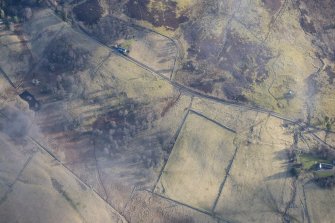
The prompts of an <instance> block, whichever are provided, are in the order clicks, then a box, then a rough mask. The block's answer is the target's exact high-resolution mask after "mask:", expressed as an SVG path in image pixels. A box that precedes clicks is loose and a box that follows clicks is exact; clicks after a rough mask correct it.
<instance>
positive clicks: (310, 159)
mask: <svg viewBox="0 0 335 223" xmlns="http://www.w3.org/2000/svg"><path fill="white" fill-rule="evenodd" d="M297 161H298V163H301V164H302V169H303V170H311V169H312V167H313V166H314V165H315V164H317V163H330V162H329V161H328V160H324V159H320V158H318V157H315V156H313V155H311V154H301V155H298V157H297Z"/></svg>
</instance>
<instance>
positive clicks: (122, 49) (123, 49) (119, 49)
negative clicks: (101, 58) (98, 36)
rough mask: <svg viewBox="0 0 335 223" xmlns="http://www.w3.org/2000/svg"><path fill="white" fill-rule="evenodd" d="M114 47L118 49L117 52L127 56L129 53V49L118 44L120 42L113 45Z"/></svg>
mask: <svg viewBox="0 0 335 223" xmlns="http://www.w3.org/2000/svg"><path fill="white" fill-rule="evenodd" d="M113 49H114V50H116V51H117V52H119V53H121V54H123V55H125V56H127V55H128V53H129V50H128V49H126V48H124V47H122V46H121V45H118V44H117V45H115V46H113Z"/></svg>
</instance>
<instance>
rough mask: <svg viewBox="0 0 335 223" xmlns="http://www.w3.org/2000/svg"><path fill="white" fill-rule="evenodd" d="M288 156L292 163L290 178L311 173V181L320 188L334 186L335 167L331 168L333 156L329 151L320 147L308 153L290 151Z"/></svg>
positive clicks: (334, 156)
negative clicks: (326, 167)
mask: <svg viewBox="0 0 335 223" xmlns="http://www.w3.org/2000/svg"><path fill="white" fill-rule="evenodd" d="M288 156H289V160H290V162H291V163H292V165H291V168H290V173H291V174H292V176H295V177H299V176H300V175H302V174H305V173H313V174H312V176H313V179H312V180H314V181H315V182H316V183H317V184H318V185H319V186H321V187H322V188H326V187H332V186H334V185H335V167H334V166H333V162H334V160H335V155H334V154H333V152H332V151H331V150H330V149H328V148H326V147H325V146H321V147H320V148H317V149H315V150H313V151H311V152H308V153H305V152H300V153H297V152H295V151H290V152H289V154H288ZM320 164H322V165H327V166H328V167H329V169H324V168H320ZM331 167H332V168H331Z"/></svg>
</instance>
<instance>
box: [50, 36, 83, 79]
mask: <svg viewBox="0 0 335 223" xmlns="http://www.w3.org/2000/svg"><path fill="white" fill-rule="evenodd" d="M88 55H89V52H88V51H86V50H83V49H78V48H75V47H73V46H72V44H71V43H69V42H68V41H67V40H66V38H64V37H62V38H60V39H58V40H57V41H55V42H54V43H53V44H51V45H50V47H48V48H47V50H46V57H47V59H48V63H47V66H48V69H49V71H51V72H56V73H64V72H74V71H78V70H83V69H85V67H86V63H85V59H86V58H87V57H88Z"/></svg>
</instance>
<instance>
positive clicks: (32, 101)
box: [19, 91, 41, 111]
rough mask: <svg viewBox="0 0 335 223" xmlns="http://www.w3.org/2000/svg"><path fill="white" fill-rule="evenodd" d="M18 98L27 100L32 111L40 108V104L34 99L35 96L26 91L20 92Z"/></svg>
mask: <svg viewBox="0 0 335 223" xmlns="http://www.w3.org/2000/svg"><path fill="white" fill-rule="evenodd" d="M19 96H20V98H22V99H23V100H25V101H26V102H28V104H29V109H31V110H33V111H38V110H40V108H41V104H40V103H39V102H38V101H37V100H36V99H35V97H34V96H33V95H32V94H30V93H29V92H28V91H24V92H22V93H21V94H20V95H19Z"/></svg>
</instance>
